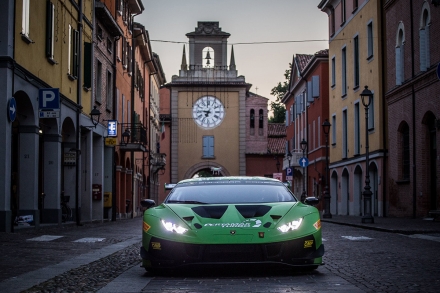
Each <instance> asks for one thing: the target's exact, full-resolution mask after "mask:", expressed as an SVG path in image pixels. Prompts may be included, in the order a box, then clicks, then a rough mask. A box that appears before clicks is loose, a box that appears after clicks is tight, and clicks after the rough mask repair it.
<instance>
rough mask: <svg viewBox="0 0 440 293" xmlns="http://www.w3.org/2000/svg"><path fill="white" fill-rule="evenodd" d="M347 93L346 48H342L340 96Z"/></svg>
mask: <svg viewBox="0 0 440 293" xmlns="http://www.w3.org/2000/svg"><path fill="white" fill-rule="evenodd" d="M346 95H347V48H346V47H344V48H342V97H345V96H346Z"/></svg>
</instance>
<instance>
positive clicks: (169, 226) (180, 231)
mask: <svg viewBox="0 0 440 293" xmlns="http://www.w3.org/2000/svg"><path fill="white" fill-rule="evenodd" d="M161 222H162V225H163V226H164V227H165V229H166V230H167V231H170V232H176V233H177V234H183V233H185V232H186V231H188V229H185V228H183V227H182V226H179V225H176V224H174V223H171V222H167V221H164V220H162V221H161Z"/></svg>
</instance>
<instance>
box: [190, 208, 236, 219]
mask: <svg viewBox="0 0 440 293" xmlns="http://www.w3.org/2000/svg"><path fill="white" fill-rule="evenodd" d="M227 209H228V206H198V207H194V208H192V210H193V211H194V213H196V214H197V215H199V216H200V217H202V218H210V219H220V218H221V217H222V216H223V214H224V213H225V212H226V210H227Z"/></svg>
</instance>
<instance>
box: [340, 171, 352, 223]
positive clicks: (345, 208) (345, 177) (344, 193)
mask: <svg viewBox="0 0 440 293" xmlns="http://www.w3.org/2000/svg"><path fill="white" fill-rule="evenodd" d="M349 184H350V175H349V173H348V170H347V168H344V171H342V180H341V215H347V216H348V215H350V188H349V186H350V185H349Z"/></svg>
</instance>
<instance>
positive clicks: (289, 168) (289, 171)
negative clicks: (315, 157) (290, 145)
mask: <svg viewBox="0 0 440 293" xmlns="http://www.w3.org/2000/svg"><path fill="white" fill-rule="evenodd" d="M286 176H293V168H291V167H288V168H286Z"/></svg>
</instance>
